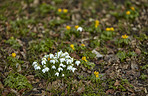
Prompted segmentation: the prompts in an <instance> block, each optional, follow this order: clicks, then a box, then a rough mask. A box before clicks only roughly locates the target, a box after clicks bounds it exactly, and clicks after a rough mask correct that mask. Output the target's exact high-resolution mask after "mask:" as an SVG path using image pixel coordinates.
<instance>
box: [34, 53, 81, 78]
mask: <svg viewBox="0 0 148 96" xmlns="http://www.w3.org/2000/svg"><path fill="white" fill-rule="evenodd" d="M79 64H80V61H78V60H74V59H73V58H72V57H70V56H69V53H68V52H65V53H64V52H62V51H59V52H57V53H55V55H54V54H49V55H45V56H44V57H43V58H42V60H41V65H39V64H38V62H36V61H35V62H33V64H32V65H33V66H34V69H35V70H41V71H42V72H43V73H46V72H49V73H52V75H54V76H62V77H63V76H65V74H66V73H68V71H70V72H73V73H74V72H75V70H77V68H75V67H74V66H75V65H76V66H79ZM40 66H41V67H40Z"/></svg>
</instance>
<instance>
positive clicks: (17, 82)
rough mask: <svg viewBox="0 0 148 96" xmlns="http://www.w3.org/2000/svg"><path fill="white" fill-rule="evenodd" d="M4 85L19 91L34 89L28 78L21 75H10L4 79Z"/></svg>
mask: <svg viewBox="0 0 148 96" xmlns="http://www.w3.org/2000/svg"><path fill="white" fill-rule="evenodd" d="M4 83H5V86H9V87H10V88H15V89H18V90H21V89H24V88H29V89H32V85H31V84H30V83H29V82H28V80H27V78H26V77H25V76H23V75H21V74H19V73H10V74H9V75H8V76H7V78H5V79H4Z"/></svg>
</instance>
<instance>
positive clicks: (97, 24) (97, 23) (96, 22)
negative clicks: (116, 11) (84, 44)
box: [95, 20, 100, 28]
mask: <svg viewBox="0 0 148 96" xmlns="http://www.w3.org/2000/svg"><path fill="white" fill-rule="evenodd" d="M99 23H100V22H99V20H96V21H95V28H97V27H98V26H99Z"/></svg>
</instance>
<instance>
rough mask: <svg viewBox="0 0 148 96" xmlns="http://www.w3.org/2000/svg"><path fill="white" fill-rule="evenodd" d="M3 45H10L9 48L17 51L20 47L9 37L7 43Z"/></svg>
mask: <svg viewBox="0 0 148 96" xmlns="http://www.w3.org/2000/svg"><path fill="white" fill-rule="evenodd" d="M5 43H7V44H10V45H11V47H12V48H14V49H18V48H20V47H21V45H20V44H19V43H18V41H17V40H16V39H15V38H14V37H11V38H10V39H8V40H7V41H5Z"/></svg>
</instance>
